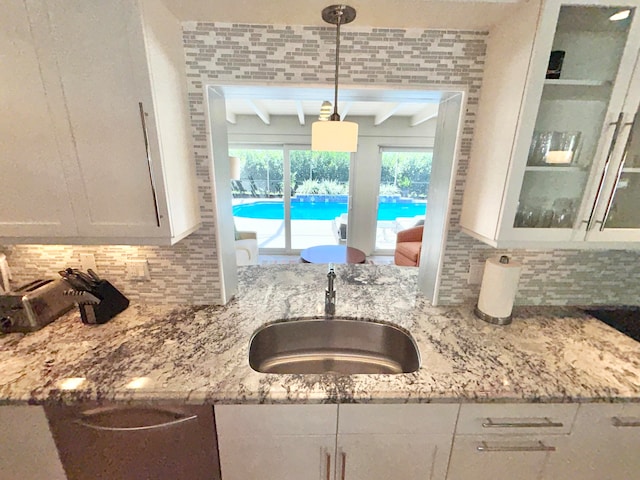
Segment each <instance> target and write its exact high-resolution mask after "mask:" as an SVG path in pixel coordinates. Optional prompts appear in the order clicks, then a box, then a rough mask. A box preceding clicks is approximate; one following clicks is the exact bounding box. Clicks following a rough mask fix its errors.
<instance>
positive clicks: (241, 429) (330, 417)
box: [214, 405, 338, 437]
mask: <svg viewBox="0 0 640 480" xmlns="http://www.w3.org/2000/svg"><path fill="white" fill-rule="evenodd" d="M337 408H338V406H337V405H216V406H215V407H214V412H215V417H216V427H217V430H218V435H220V436H223V435H224V436H235V437H240V436H247V435H248V436H260V435H323V434H328V435H334V436H335V434H336V415H337Z"/></svg>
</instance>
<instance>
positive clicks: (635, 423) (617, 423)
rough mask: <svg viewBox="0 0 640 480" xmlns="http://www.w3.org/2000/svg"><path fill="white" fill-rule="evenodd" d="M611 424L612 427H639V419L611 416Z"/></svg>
mask: <svg viewBox="0 0 640 480" xmlns="http://www.w3.org/2000/svg"><path fill="white" fill-rule="evenodd" d="M611 425H613V426H614V427H640V420H638V419H636V418H634V419H622V418H620V417H612V418H611Z"/></svg>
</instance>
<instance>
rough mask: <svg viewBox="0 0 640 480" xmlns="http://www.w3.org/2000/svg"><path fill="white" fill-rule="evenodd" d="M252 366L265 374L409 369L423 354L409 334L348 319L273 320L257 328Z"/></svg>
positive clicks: (352, 372)
mask: <svg viewBox="0 0 640 480" xmlns="http://www.w3.org/2000/svg"><path fill="white" fill-rule="evenodd" d="M249 365H251V368H253V369H254V370H256V371H258V372H262V373H305V374H306V373H335V374H342V375H349V374H355V373H409V372H415V371H416V370H417V369H418V368H419V367H420V355H419V354H418V348H417V346H416V343H415V341H414V340H413V338H412V337H411V335H409V334H408V333H405V332H404V331H402V330H401V329H399V328H397V327H394V326H392V325H387V324H383V323H377V322H370V321H363V320H353V319H349V318H331V319H324V318H321V319H305V320H291V321H285V322H279V323H272V324H270V325H267V326H265V327H262V328H260V329H259V330H257V331H256V332H255V333H254V335H253V338H252V339H251V344H250V346H249Z"/></svg>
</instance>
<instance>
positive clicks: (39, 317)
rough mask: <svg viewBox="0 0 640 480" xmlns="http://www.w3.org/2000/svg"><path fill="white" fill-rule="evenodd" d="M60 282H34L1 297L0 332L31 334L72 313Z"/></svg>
mask: <svg viewBox="0 0 640 480" xmlns="http://www.w3.org/2000/svg"><path fill="white" fill-rule="evenodd" d="M68 288H69V287H68V285H67V283H66V282H65V281H64V280H62V279H46V280H35V281H33V282H30V283H27V284H26V285H22V286H21V287H19V288H16V289H15V290H12V291H11V292H7V293H5V294H2V295H0V331H1V332H4V333H11V332H34V331H36V330H39V329H40V328H42V327H44V326H45V325H47V324H49V323H51V322H53V321H54V320H55V319H56V318H58V317H60V316H61V315H63V314H64V313H66V312H68V311H69V310H71V309H72V308H73V306H74V303H75V301H74V299H72V298H69V297H68V296H66V295H65V291H66V290H67V289H68Z"/></svg>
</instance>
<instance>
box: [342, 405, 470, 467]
mask: <svg viewBox="0 0 640 480" xmlns="http://www.w3.org/2000/svg"><path fill="white" fill-rule="evenodd" d="M458 408H459V406H458V405H451V404H449V405H420V404H416V405H340V406H339V417H340V418H339V421H338V442H337V445H338V448H337V454H336V462H337V465H336V466H337V472H336V479H340V480H388V479H390V478H393V479H397V480H414V479H415V480H436V479H442V480H444V478H445V477H446V474H447V463H448V461H449V451H450V450H451V441H452V438H453V430H454V426H455V422H456V417H457V414H458Z"/></svg>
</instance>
